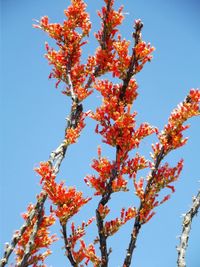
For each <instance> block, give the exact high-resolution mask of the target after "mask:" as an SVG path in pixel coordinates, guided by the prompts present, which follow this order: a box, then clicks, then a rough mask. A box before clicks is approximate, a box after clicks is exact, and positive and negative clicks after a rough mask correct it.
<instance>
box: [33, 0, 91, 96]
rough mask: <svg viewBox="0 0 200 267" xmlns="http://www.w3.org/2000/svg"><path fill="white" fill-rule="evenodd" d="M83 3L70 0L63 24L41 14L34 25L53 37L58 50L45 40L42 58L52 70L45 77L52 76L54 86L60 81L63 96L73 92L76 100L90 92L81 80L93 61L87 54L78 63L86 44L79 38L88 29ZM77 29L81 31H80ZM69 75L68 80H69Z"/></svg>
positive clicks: (77, 0) (87, 32)
mask: <svg viewBox="0 0 200 267" xmlns="http://www.w3.org/2000/svg"><path fill="white" fill-rule="evenodd" d="M85 9H86V4H85V3H84V2H83V1H82V0H71V6H69V7H68V9H67V10H65V11H64V13H65V15H66V17H67V19H66V20H65V21H64V22H63V24H59V23H49V19H48V17H47V16H45V17H42V18H41V20H40V22H39V25H34V27H36V28H40V29H42V30H44V31H45V32H47V33H48V34H49V36H50V37H51V38H53V39H55V40H56V43H57V45H58V47H59V50H58V51H56V50H54V49H52V48H50V47H49V45H48V44H47V43H46V50H47V54H46V58H47V59H48V61H49V64H50V65H53V70H52V72H51V73H50V75H49V78H56V79H57V80H58V81H57V83H56V87H57V86H58V84H59V83H60V82H61V81H62V82H64V83H65V84H66V85H67V86H66V90H65V91H64V93H65V94H67V95H72V93H71V90H72V88H71V87H73V91H74V93H75V94H76V95H77V97H78V99H79V101H82V100H83V99H85V98H86V97H87V96H88V95H89V94H91V92H92V91H89V90H88V88H87V87H86V86H84V82H85V81H86V78H87V76H88V75H92V74H93V71H94V66H95V64H96V60H95V58H94V57H88V60H87V63H86V64H81V63H80V61H81V53H82V50H81V47H82V46H83V45H84V44H86V42H85V41H83V38H84V37H85V36H87V35H88V34H89V32H90V29H91V22H90V20H89V15H88V13H86V11H85ZM80 31H81V32H80ZM69 76H70V81H69Z"/></svg>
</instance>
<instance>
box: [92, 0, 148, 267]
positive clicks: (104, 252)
mask: <svg viewBox="0 0 200 267" xmlns="http://www.w3.org/2000/svg"><path fill="white" fill-rule="evenodd" d="M110 2H111V1H108V4H107V12H109V8H110ZM106 14H107V13H106ZM105 18H106V15H105ZM104 24H105V23H104ZM142 27H143V24H142V22H141V21H140V20H138V21H137V23H136V24H135V32H134V34H133V36H134V38H135V44H134V47H133V52H132V56H131V60H130V65H129V68H128V70H127V74H126V78H125V79H124V80H123V85H122V88H121V92H120V96H119V100H123V99H124V96H125V93H126V89H127V87H128V85H129V82H130V80H131V78H132V76H133V75H134V74H135V73H136V71H135V69H136V66H137V60H138V59H137V58H136V55H135V47H136V46H137V45H138V43H139V42H140V41H141V30H142ZM106 31H107V30H106V27H105V28H104V33H103V35H102V41H104V42H105V38H106V37H105V36H106V35H105V34H106ZM103 48H104V46H103V45H102V49H103ZM119 151H120V147H119V146H117V149H116V163H117V158H118V153H119ZM116 165H117V164H115V167H114V168H113V170H112V176H111V177H110V180H109V183H108V184H107V187H106V190H105V191H106V193H105V194H104V195H103V196H102V198H101V200H100V201H99V204H98V207H97V209H96V221H97V227H98V234H99V243H100V251H101V267H107V266H108V260H109V259H108V255H109V253H108V249H107V242H106V240H107V236H106V235H105V233H104V219H103V218H102V217H101V215H100V213H99V207H100V205H103V206H105V205H106V204H107V202H108V201H109V199H110V196H111V194H112V193H113V191H112V183H113V181H114V180H115V179H116V178H117V175H118V171H117V166H116Z"/></svg>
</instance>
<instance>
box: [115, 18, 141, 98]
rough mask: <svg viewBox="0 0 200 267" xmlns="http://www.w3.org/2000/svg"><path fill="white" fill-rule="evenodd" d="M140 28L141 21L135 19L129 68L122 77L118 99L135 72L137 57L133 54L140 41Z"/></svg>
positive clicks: (122, 95) (123, 93) (122, 94)
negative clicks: (133, 42) (124, 76)
mask: <svg viewBox="0 0 200 267" xmlns="http://www.w3.org/2000/svg"><path fill="white" fill-rule="evenodd" d="M142 28H143V24H142V22H141V21H140V20H137V21H136V22H135V32H134V33H133V37H134V39H135V44H134V47H133V50H132V55H131V60H130V65H129V68H128V70H127V74H126V78H125V79H123V85H122V89H121V92H120V99H123V98H124V95H125V92H126V88H127V87H128V84H129V82H130V79H131V78H132V76H133V75H134V74H136V66H137V61H138V59H137V57H136V56H135V47H136V46H137V45H138V44H139V42H140V41H141V31H142Z"/></svg>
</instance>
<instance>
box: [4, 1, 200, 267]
mask: <svg viewBox="0 0 200 267" xmlns="http://www.w3.org/2000/svg"><path fill="white" fill-rule="evenodd" d="M116 2H117V5H118V6H119V5H121V4H123V5H124V6H125V9H124V12H126V13H127V14H126V19H125V21H124V24H123V26H122V28H121V30H122V35H123V36H124V37H126V38H127V39H131V32H132V24H133V20H134V19H137V18H141V19H142V20H143V22H144V31H143V38H144V40H146V41H147V42H151V43H152V44H153V45H154V46H155V47H156V51H155V52H154V58H153V60H152V63H150V64H147V65H146V66H145V68H144V70H143V71H142V72H141V73H140V74H139V75H138V76H137V81H138V83H139V93H140V95H139V97H138V100H137V102H136V104H135V109H136V110H137V111H138V122H142V121H147V122H149V123H151V124H153V125H155V126H157V127H159V128H160V129H162V127H163V125H164V124H165V123H166V122H167V118H168V116H169V114H170V112H171V110H172V109H173V108H174V107H175V106H176V105H177V104H178V103H179V102H180V101H182V100H183V99H184V97H185V96H186V95H187V92H188V91H189V89H190V88H197V87H200V66H199V62H200V52H199V50H200V17H199V11H200V2H199V1H198V0H196V1H195V0H175V1H174V0H168V1H165V0H152V1H147V0H146V1H145V0H135V1H133V0H124V1H122V0H118V1H116ZM86 3H87V4H88V11H89V12H90V13H91V20H92V22H93V32H94V31H95V30H96V29H97V28H98V25H99V20H98V19H97V17H96V10H97V9H98V8H99V7H100V6H101V5H102V3H103V1H101V0H98V1H94V0H87V1H86ZM68 5H69V1H66V0H59V1H58V0H51V1H49V0H34V1H31V0H17V1H16V0H1V28H2V38H1V40H3V46H2V47H1V69H2V71H1V104H0V108H1V132H0V135H1V136H0V140H1V152H0V155H1V160H0V162H1V174H0V176H1V182H0V185H1V192H0V198H1V199H0V205H1V206H0V212H1V213H0V243H1V254H2V247H3V245H2V244H3V243H5V242H7V241H10V239H11V235H12V232H13V231H14V230H16V229H18V228H19V227H20V226H21V224H22V219H21V217H20V214H21V213H22V212H23V211H25V209H26V207H27V204H28V203H30V202H35V195H36V194H37V193H39V191H40V187H39V178H38V177H37V176H36V175H35V173H34V171H33V168H34V167H36V166H37V165H38V163H39V162H40V161H45V160H47V159H48V156H49V154H50V152H51V151H52V150H53V149H54V148H56V147H57V145H58V144H59V143H60V141H61V140H62V138H63V133H64V127H65V118H66V116H67V114H68V110H69V105H70V103H69V102H68V100H66V98H65V97H64V96H63V95H62V94H61V93H60V91H59V90H56V89H54V81H49V80H48V75H49V72H50V68H49V66H48V64H47V62H46V60H45V59H44V57H43V54H44V52H45V49H44V42H45V40H48V38H47V36H46V35H45V34H44V33H43V32H40V31H39V30H36V29H33V28H32V23H33V21H32V19H34V18H35V19H39V18H40V17H41V16H43V15H48V16H49V17H50V18H51V21H52V22H57V21H59V22H61V21H63V19H64V15H63V10H64V9H65V8H66V7H67V6H68ZM91 36H92V35H91ZM94 44H95V41H94V38H93V37H92V41H91V43H90V44H89V46H88V47H87V49H86V52H85V53H86V54H88V53H90V54H92V53H93V51H94V46H93V45H94ZM99 103H100V99H99V98H97V97H96V96H95V97H94V98H93V97H90V98H89V99H88V100H87V101H86V103H85V110H87V109H91V108H92V109H94V108H95V106H96V105H97V104H99ZM190 123H191V128H190V129H189V130H188V131H187V132H186V133H185V135H186V136H189V137H190V139H189V142H188V144H187V145H186V146H185V147H184V148H181V149H179V150H177V151H176V152H173V153H172V154H171V155H169V157H168V161H169V162H171V163H172V164H173V163H174V162H177V161H178V160H179V158H180V157H183V158H184V159H185V166H184V170H183V172H182V175H181V178H180V180H179V181H178V182H177V183H176V193H175V194H174V195H173V196H172V198H171V199H170V201H168V202H167V203H165V204H164V205H163V206H161V207H160V208H158V210H157V214H156V216H155V217H154V218H153V219H152V220H151V221H150V222H149V223H148V224H147V225H145V226H144V227H143V229H142V231H141V234H140V236H139V239H138V243H137V249H136V251H135V255H134V260H133V262H134V263H135V264H133V265H132V266H137V267H144V266H148V267H174V266H176V258H177V252H176V245H177V244H178V243H179V240H178V238H177V236H178V235H179V234H180V231H181V221H182V218H181V214H183V213H184V212H185V211H187V209H188V208H189V207H190V203H191V198H192V195H194V194H196V193H197V191H198V189H199V187H200V186H199V180H200V174H199V163H200V162H199V148H200V145H199V136H200V127H199V124H200V120H199V118H195V119H192V120H191V121H190ZM94 126H95V125H94V123H93V122H91V121H89V120H88V124H87V127H86V128H85V130H84V132H83V134H82V136H81V138H80V140H79V142H78V144H77V145H73V146H71V147H70V148H69V150H68V151H67V155H66V159H65V161H64V162H63V165H62V168H61V173H60V174H59V176H58V180H59V179H65V180H66V181H67V184H68V185H76V186H77V188H78V189H80V190H84V192H85V195H91V194H92V191H91V190H90V189H88V188H87V187H86V186H85V184H84V183H83V180H82V178H83V177H84V176H85V175H86V174H88V173H91V169H90V163H91V160H92V158H94V157H95V156H96V148H97V145H98V144H99V143H100V138H99V136H94V135H93V134H92V133H91V131H93V129H94ZM151 142H153V139H151V138H150V139H145V141H144V142H143V145H142V147H143V149H144V153H145V154H147V151H149V148H150V145H151ZM103 148H104V149H103V153H105V154H108V155H109V156H110V158H112V157H113V153H114V150H113V151H112V150H111V149H108V148H107V147H106V146H104V147H103ZM129 203H130V195H126V194H125V193H124V194H123V193H121V194H119V195H117V194H116V195H114V196H113V198H112V201H111V204H112V207H113V208H114V210H117V208H118V207H120V206H128V205H129ZM95 207H96V199H94V200H93V201H92V202H91V206H89V207H88V208H86V209H85V210H83V211H82V213H81V219H82V218H85V219H87V218H89V217H90V216H93V214H92V211H93V208H95ZM117 214H118V213H115V212H113V213H112V215H113V218H115V216H117ZM76 221H79V218H78V217H77V218H76ZM199 223H200V218H199V217H197V218H195V219H194V223H193V227H192V232H191V236H190V240H189V248H188V252H187V262H188V266H190V267H199V266H200V256H199V240H200V231H199ZM131 225H132V222H131V223H129V224H128V225H127V226H125V227H124V228H122V229H121V231H120V232H119V234H117V235H116V237H113V238H110V241H109V242H110V243H109V244H110V245H111V246H112V247H113V253H112V255H111V260H110V266H112V267H118V266H122V260H123V257H124V255H125V249H126V247H127V242H128V240H129V236H130V229H131ZM91 229H92V231H95V229H96V228H95V224H94V226H92V227H91ZM55 230H57V229H55ZM58 236H60V233H59V231H58ZM89 237H91V236H89ZM87 241H88V242H89V239H88V240H87ZM62 246H63V243H62V240H61V241H59V242H57V244H56V245H54V246H53V250H54V254H53V255H52V256H51V257H49V260H48V262H47V265H48V266H53V267H60V266H69V264H68V260H67V259H66V258H65V257H64V256H63V254H64V251H63V250H61V249H60V247H62Z"/></svg>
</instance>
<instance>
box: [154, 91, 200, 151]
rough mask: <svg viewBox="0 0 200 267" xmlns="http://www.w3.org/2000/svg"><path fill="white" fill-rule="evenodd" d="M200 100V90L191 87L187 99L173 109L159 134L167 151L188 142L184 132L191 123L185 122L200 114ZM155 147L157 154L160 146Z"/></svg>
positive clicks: (161, 142)
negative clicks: (186, 123) (185, 123)
mask: <svg viewBox="0 0 200 267" xmlns="http://www.w3.org/2000/svg"><path fill="white" fill-rule="evenodd" d="M199 102H200V90H198V89H196V90H195V89H191V90H190V93H189V95H188V96H187V98H186V100H185V101H184V102H183V103H181V104H179V105H178V107H177V108H175V109H174V110H173V111H172V113H171V115H170V117H169V120H168V124H167V125H166V126H165V127H164V130H163V131H162V132H161V133H160V134H159V136H158V137H159V141H160V144H161V145H162V146H163V147H164V151H165V153H168V152H169V151H170V150H173V149H176V148H178V147H181V146H183V145H184V144H185V143H186V142H187V138H183V133H182V132H183V131H184V130H186V129H188V127H189V125H183V123H184V122H186V121H187V120H188V119H189V118H191V117H194V116H198V115H199V114H200V109H199ZM153 149H154V153H155V154H157V153H158V151H159V149H160V146H159V145H157V146H154V147H153Z"/></svg>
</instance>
